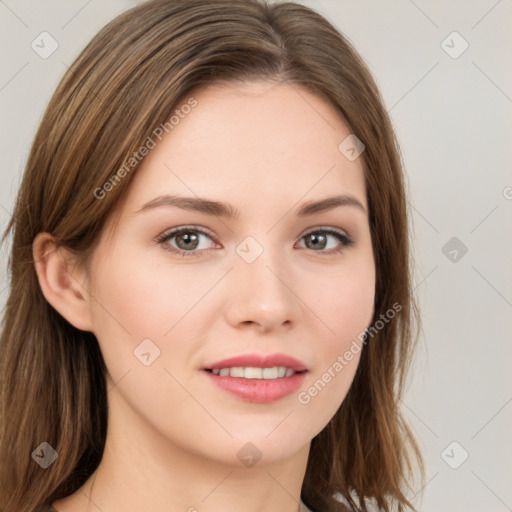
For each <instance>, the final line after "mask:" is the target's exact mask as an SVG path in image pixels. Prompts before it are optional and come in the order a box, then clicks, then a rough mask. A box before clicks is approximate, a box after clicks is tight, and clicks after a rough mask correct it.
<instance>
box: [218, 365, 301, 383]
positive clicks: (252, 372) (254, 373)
mask: <svg viewBox="0 0 512 512" xmlns="http://www.w3.org/2000/svg"><path fill="white" fill-rule="evenodd" d="M212 373H213V374H214V375H219V376H220V377H227V376H230V377H242V378H245V379H265V380H273V379H282V378H283V377H291V376H292V375H295V373H296V372H295V370H292V369H291V368H286V367H285V366H274V367H273V368H255V367H252V366H248V367H246V368H244V367H241V366H235V367H233V368H221V369H219V368H215V369H213V370H212Z"/></svg>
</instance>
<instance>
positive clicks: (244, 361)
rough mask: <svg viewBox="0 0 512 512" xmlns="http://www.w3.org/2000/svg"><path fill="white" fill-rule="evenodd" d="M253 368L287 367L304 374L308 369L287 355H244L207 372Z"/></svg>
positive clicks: (224, 361) (209, 367)
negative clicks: (234, 368)
mask: <svg viewBox="0 0 512 512" xmlns="http://www.w3.org/2000/svg"><path fill="white" fill-rule="evenodd" d="M236 366H238V367H240V366H242V367H245V368H247V367H253V368H274V366H285V367H286V368H290V369H292V370H294V371H296V372H302V371H305V370H306V369H307V367H306V365H305V364H304V363H303V362H302V361H299V360H298V359H295V358H294V357H292V356H288V355H286V354H267V355H264V354H243V355H240V356H235V357H230V358H229V359H223V360H222V361H217V362H215V363H213V364H210V365H208V366H205V368H204V369H205V370H213V369H222V368H233V367H236Z"/></svg>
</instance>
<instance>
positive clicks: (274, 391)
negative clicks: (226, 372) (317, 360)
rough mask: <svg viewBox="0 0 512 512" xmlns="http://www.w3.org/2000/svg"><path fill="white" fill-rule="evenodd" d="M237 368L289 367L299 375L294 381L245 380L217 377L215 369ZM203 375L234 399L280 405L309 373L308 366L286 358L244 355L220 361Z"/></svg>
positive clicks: (286, 356) (290, 378)
mask: <svg viewBox="0 0 512 512" xmlns="http://www.w3.org/2000/svg"><path fill="white" fill-rule="evenodd" d="M235 366H242V367H254V368H273V367H274V366H285V367H286V368H290V369H292V370H294V371H295V372H301V373H295V374H294V375H292V376H291V377H282V378H279V379H245V378H243V377H231V376H223V377H221V376H220V375H215V374H214V373H212V372H211V371H208V370H214V369H219V370H220V369H222V368H232V367H235ZM202 370H203V373H204V374H205V375H206V376H207V377H208V378H209V379H211V381H212V382H213V383H214V384H215V385H216V386H218V387H219V388H220V389H222V390H223V391H226V392H227V393H229V394H231V395H234V396H236V397H238V398H240V399H242V400H243V401H245V402H253V403H260V404H268V403H272V402H276V401H278V400H280V399H282V398H284V397H286V396H288V395H290V394H292V393H294V392H296V391H297V390H298V389H299V388H300V386H301V384H302V383H303V381H304V379H305V377H306V374H307V373H308V372H307V367H306V365H305V364H304V363H303V362H302V361H299V360H298V359H295V358H294V357H291V356H288V355H286V354H267V355H264V354H244V355H240V356H236V357H230V358H229V359H223V360H222V361H217V362H216V363H213V364H211V365H208V366H206V367H204V368H202Z"/></svg>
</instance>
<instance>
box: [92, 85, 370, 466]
mask: <svg viewBox="0 0 512 512" xmlns="http://www.w3.org/2000/svg"><path fill="white" fill-rule="evenodd" d="M191 96H192V97H193V98H194V99H195V100H196V101H197V105H196V106H195V107H194V108H192V109H183V112H185V111H186V112H188V113H187V114H186V115H182V117H180V119H179V122H178V123H176V124H174V127H173V129H172V131H170V133H169V134H168V135H166V136H165V137H163V138H162V141H158V139H155V140H156V141H157V142H158V144H157V145H156V147H154V148H153V149H151V151H150V152H149V154H148V156H147V157H146V158H145V159H144V161H143V162H142V164H141V166H140V167H139V168H138V169H137V171H136V175H135V176H134V177H133V181H132V183H131V184H130V189H129V193H128V195H127V198H126V200H125V202H124V203H123V205H122V208H121V209H120V210H119V220H118V222H117V225H116V227H115V231H112V232H111V233H110V228H111V224H109V225H108V226H107V228H106V229H105V230H104V232H103V236H102V238H101V240H100V243H99V245H98V247H97V248H96V250H95V252H94V253H93V255H92V258H91V260H90V262H89V266H88V269H89V270H88V272H89V274H88V286H89V287H90V289H89V291H90V292H91V294H92V296H93V297H94V300H92V301H91V302H90V313H91V317H92V321H93V325H94V333H95V335H96V337H97V338H98V341H99V344H100V347H101V350H102V353H103V355H104V359H105V363H106V365H107V368H108V373H109V375H108V379H109V383H110V387H111V388H113V389H114V391H112V390H111V391H110V396H109V405H110V407H119V408H121V407H123V408H124V411H125V414H127V415H130V416H131V418H132V419H134V418H135V419H136V423H137V425H140V426H141V428H144V429H146V431H148V432H149V431H151V432H152V433H153V434H154V435H155V436H156V437H158V438H159V439H161V440H164V442H165V443H167V444H169V445H172V446H175V447H178V448H179V449H183V450H186V452H190V453H194V454H196V455H199V456H201V457H204V458H207V459H210V460H214V461H221V462H222V463H226V464H237V465H239V464H240V462H239V460H241V459H240V453H239V451H240V450H241V449H242V450H249V451H250V450H255V448H248V447H247V446H248V445H246V443H249V442H250V443H252V445H254V447H256V448H257V450H258V451H259V453H260V454H261V456H262V460H261V463H264V462H272V461H277V460H280V459H284V458H286V457H288V456H291V455H292V454H294V453H296V452H297V451H298V450H299V449H301V448H303V447H305V446H307V445H308V444H309V442H310V441H311V439H312V438H313V437H314V436H315V435H316V434H318V433H319V432H320V431H321V430H322V429H323V428H324V427H325V425H326V424H327V423H328V422H329V420H330V419H331V417H332V416H333V415H334V414H335V412H336V410H337V409H338V408H339V407H340V405H341V403H342V401H343V399H344V397H345V395H346V393H347V391H348V389H349V386H350V384H351V382H352V380H353V377H354V374H355V371H356V368H357V365H358V362H359V357H360V352H359V351H358V350H354V346H355V345H354V340H357V337H358V335H360V334H361V332H364V330H365V329H366V327H368V326H369V324H370V322H371V320H372V314H373V303H374V289H375V267H374V260H373V253H372V244H371V235H370V230H369V224H368V214H367V211H368V204H367V202H366V189H365V180H364V174H363V167H362V162H361V158H357V159H356V160H353V161H350V160H349V159H347V158H346V157H345V156H344V155H343V154H342V153H341V152H340V150H339V149H338V146H339V145H340V143H341V142H342V141H343V140H344V139H345V138H346V137H347V136H349V135H350V133H351V132H350V129H349V127H348V126H347V125H346V124H345V123H344V122H343V121H342V120H341V119H340V117H339V116H338V115H337V114H336V112H335V111H334V109H333V108H332V107H331V106H330V105H329V104H328V103H326V102H324V101H323V100H321V99H320V98H318V97H316V96H314V95H312V94H310V93H309V92H307V91H306V90H304V89H302V88H300V87H298V86H293V87H291V86H289V85H282V84H276V83H271V82H253V83H245V84H244V85H238V84H237V85H229V86H226V85H225V86H215V87H212V86H210V87H207V88H202V89H200V90H197V91H195V92H194V93H193V94H191ZM334 196H342V197H344V200H341V201H332V202H331V203H329V204H326V203H323V207H322V204H320V205H317V206H316V207H315V206H314V203H317V202H319V201H323V200H325V199H327V198H332V197H334ZM183 198H189V199H183ZM347 198H350V199H348V200H347ZM200 200H203V201H208V202H207V203H204V202H203V203H201V202H200ZM214 203H215V204H214ZM217 203H222V205H224V206H222V205H220V206H219V204H217ZM358 203H359V204H358ZM107 233H110V234H111V235H112V238H110V237H107V236H106V235H107ZM359 345H360V343H359ZM348 352H351V354H352V357H350V356H349V355H348ZM232 358H241V359H238V360H234V361H226V360H228V359H232ZM276 367H277V369H272V370H270V369H269V368H276ZM226 368H228V370H226ZM229 368H230V369H229ZM262 368H267V370H266V371H264V370H263V369H262ZM283 368H285V369H287V370H289V371H286V370H283ZM240 372H241V373H240ZM283 373H284V374H285V376H283ZM114 385H115V387H114ZM121 404H122V405H121ZM131 424H135V423H133V422H132V423H131ZM109 428H110V426H109ZM243 447H244V448H243ZM237 454H238V455H237ZM242 455H243V451H242Z"/></svg>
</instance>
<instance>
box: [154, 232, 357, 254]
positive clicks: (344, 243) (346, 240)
mask: <svg viewBox="0 0 512 512" xmlns="http://www.w3.org/2000/svg"><path fill="white" fill-rule="evenodd" d="M190 232H195V233H199V234H201V235H204V236H206V237H208V238H209V239H210V240H212V241H213V242H216V243H218V242H217V241H216V240H215V239H214V238H213V237H212V236H211V235H209V234H208V233H207V232H206V231H203V230H202V229H200V228H198V227H197V226H183V227H180V228H177V229H174V230H173V231H171V232H169V233H167V234H164V235H161V236H159V237H158V238H157V239H156V242H157V243H158V244H160V245H162V248H163V249H164V250H165V251H168V252H171V253H173V254H177V255H179V256H202V254H203V252H204V251H205V249H203V250H200V251H196V250H192V251H183V250H181V249H176V248H175V247H172V246H171V245H169V244H168V243H167V242H168V241H169V240H171V239H172V238H174V237H175V236H178V235H180V234H182V233H190ZM318 233H321V234H326V235H332V236H334V237H336V238H337V239H338V240H339V241H340V242H341V244H340V247H339V248H337V249H331V250H329V251H322V250H320V251H314V250H313V249H311V250H312V251H313V252H317V253H320V254H322V253H324V254H325V255H328V256H330V255H335V254H339V253H341V252H343V251H344V250H345V249H346V248H348V247H351V246H353V245H354V241H353V240H352V239H351V238H350V236H348V235H346V234H345V233H343V232H341V231H337V230H335V229H332V228H318V229H316V230H313V231H309V232H307V233H305V234H304V235H303V236H302V237H301V240H302V239H303V238H305V237H307V236H308V235H312V234H318ZM306 249H307V247H306ZM206 250H208V249H206Z"/></svg>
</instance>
